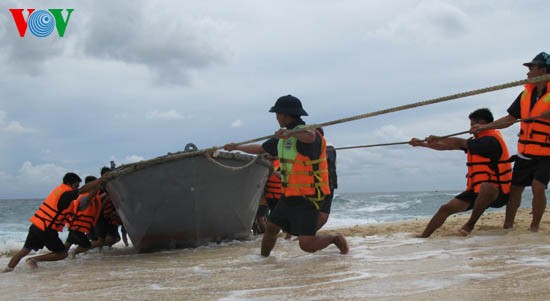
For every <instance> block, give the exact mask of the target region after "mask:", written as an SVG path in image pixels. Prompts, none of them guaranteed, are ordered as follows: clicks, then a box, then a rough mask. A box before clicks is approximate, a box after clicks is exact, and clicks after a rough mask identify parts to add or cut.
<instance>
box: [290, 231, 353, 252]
mask: <svg viewBox="0 0 550 301" xmlns="http://www.w3.org/2000/svg"><path fill="white" fill-rule="evenodd" d="M298 241H299V242H300V248H301V249H302V250H304V251H306V252H309V253H313V252H317V251H319V250H322V249H324V248H326V247H328V246H329V245H331V244H334V245H336V247H338V249H339V250H340V253H341V254H347V253H349V245H348V242H347V241H346V238H345V237H344V236H343V235H342V234H340V233H336V235H328V234H323V235H315V236H310V235H307V236H306V235H300V236H298Z"/></svg>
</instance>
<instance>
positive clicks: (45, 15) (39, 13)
mask: <svg viewBox="0 0 550 301" xmlns="http://www.w3.org/2000/svg"><path fill="white" fill-rule="evenodd" d="M24 10H25V9H23V8H10V12H11V15H12V16H13V21H14V22H15V26H17V30H18V31H19V36H20V37H22V38H23V37H24V36H25V33H26V32H27V28H28V29H29V31H30V32H31V33H32V34H33V35H35V36H37V37H39V38H43V37H47V36H49V35H50V34H51V33H52V32H53V29H54V27H55V28H56V29H57V33H58V34H59V36H60V37H63V36H64V35H65V30H66V29H67V25H68V24H69V19H70V18H71V14H72V13H73V11H74V9H72V8H67V9H62V8H61V9H59V8H50V9H48V10H36V9H34V8H27V19H25V16H23V11H24ZM63 10H66V11H67V19H64V18H63Z"/></svg>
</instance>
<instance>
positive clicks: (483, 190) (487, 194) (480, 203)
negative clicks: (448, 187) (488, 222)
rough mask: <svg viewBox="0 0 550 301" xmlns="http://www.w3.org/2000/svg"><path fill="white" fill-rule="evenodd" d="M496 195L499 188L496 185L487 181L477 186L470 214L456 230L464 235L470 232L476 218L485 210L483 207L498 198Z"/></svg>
mask: <svg viewBox="0 0 550 301" xmlns="http://www.w3.org/2000/svg"><path fill="white" fill-rule="evenodd" d="M498 195H499V190H498V188H497V187H496V186H494V185H492V184H489V183H482V184H481V185H480V187H479V192H478V194H477V198H476V200H475V203H474V208H473V210H472V214H471V215H470V218H469V219H468V221H467V222H466V224H464V226H462V228H460V230H458V232H459V233H460V234H462V235H464V236H467V235H468V234H470V232H472V230H474V227H475V225H476V223H477V220H478V219H479V218H480V217H481V215H482V214H483V212H485V209H487V208H488V207H489V205H491V203H492V202H494V201H495V200H496V199H497V198H498Z"/></svg>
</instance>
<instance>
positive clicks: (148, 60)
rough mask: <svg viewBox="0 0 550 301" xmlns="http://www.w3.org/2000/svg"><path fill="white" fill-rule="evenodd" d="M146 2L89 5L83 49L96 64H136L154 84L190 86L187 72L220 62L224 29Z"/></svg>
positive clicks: (222, 52) (189, 75)
mask: <svg viewBox="0 0 550 301" xmlns="http://www.w3.org/2000/svg"><path fill="white" fill-rule="evenodd" d="M154 5H155V6H156V5H158V3H148V2H146V1H116V2H110V3H109V5H108V6H107V8H105V6H104V4H103V3H97V2H94V5H93V6H94V7H93V8H91V9H90V11H91V15H90V16H89V20H88V26H87V29H86V33H85V34H84V38H83V40H82V46H83V48H84V53H85V54H86V55H88V56H91V57H96V58H99V59H110V60H117V61H121V62H124V63H128V64H138V65H141V66H144V67H146V68H147V69H148V70H149V71H151V72H152V73H153V74H154V76H155V79H156V80H157V81H158V82H159V83H164V84H176V85H178V84H183V85H186V84H189V82H190V80H191V78H190V77H191V74H190V73H191V72H192V70H195V69H201V68H206V67H208V66H210V65H212V64H216V63H221V62H224V60H225V57H226V50H225V48H226V46H225V45H223V43H221V44H220V41H223V37H222V35H223V24H219V23H217V22H216V21H215V20H212V19H209V18H208V17H201V16H193V15H191V14H186V13H185V10H184V9H181V10H177V9H175V10H166V9H162V10H160V9H157V8H158V7H154Z"/></svg>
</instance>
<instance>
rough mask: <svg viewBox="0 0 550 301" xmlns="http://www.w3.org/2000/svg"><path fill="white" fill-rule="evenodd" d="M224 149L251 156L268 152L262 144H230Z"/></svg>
mask: <svg viewBox="0 0 550 301" xmlns="http://www.w3.org/2000/svg"><path fill="white" fill-rule="evenodd" d="M223 149H224V150H226V151H234V150H239V151H242V152H245V153H249V154H263V153H265V152H266V151H265V150H264V148H263V147H262V145H261V144H244V145H237V144H235V143H228V144H226V145H224V146H223Z"/></svg>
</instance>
